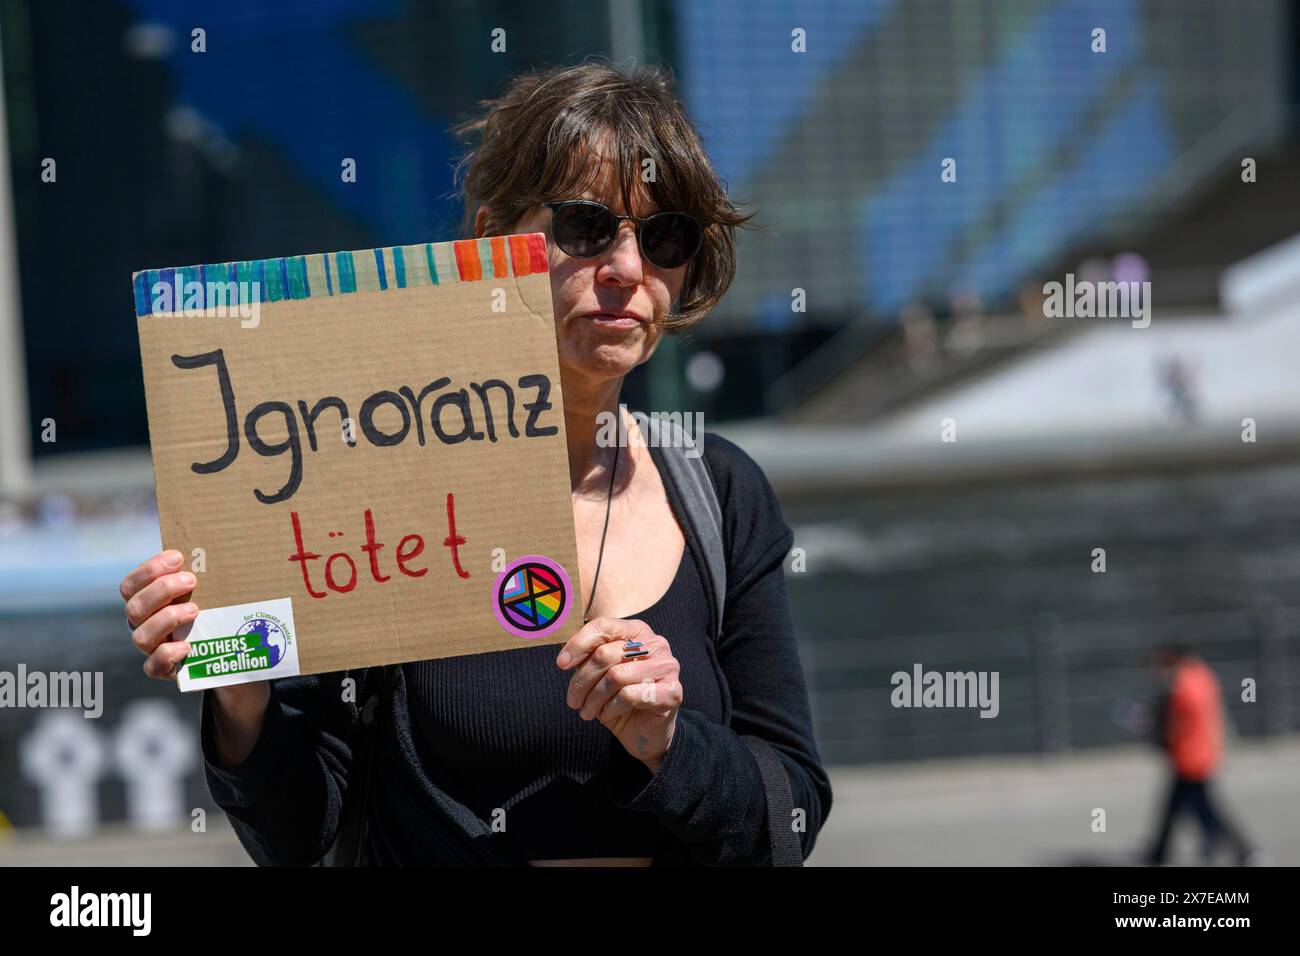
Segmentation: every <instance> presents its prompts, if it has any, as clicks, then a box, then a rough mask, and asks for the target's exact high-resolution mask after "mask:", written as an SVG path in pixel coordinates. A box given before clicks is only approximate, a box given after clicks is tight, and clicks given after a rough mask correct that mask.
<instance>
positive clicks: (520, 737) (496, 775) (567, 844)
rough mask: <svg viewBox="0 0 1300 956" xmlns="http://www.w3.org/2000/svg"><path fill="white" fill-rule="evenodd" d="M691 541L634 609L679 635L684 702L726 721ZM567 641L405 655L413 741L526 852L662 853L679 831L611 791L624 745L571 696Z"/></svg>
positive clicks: (662, 630) (553, 855)
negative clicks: (657, 590)
mask: <svg viewBox="0 0 1300 956" xmlns="http://www.w3.org/2000/svg"><path fill="white" fill-rule="evenodd" d="M704 587H705V585H704V580H703V578H702V576H701V575H700V573H699V569H698V567H697V566H696V563H695V561H694V560H693V559H692V557H691V553H690V548H684V549H683V552H682V560H681V563H680V564H679V566H678V568H677V575H676V577H675V578H674V579H673V582H672V584H671V585H670V586H669V588H668V591H667V592H666V593H665V594H664V596H663V597H662V598H660V599H659V601H657V602H656V603H655V604H653V605H652V606H651V607H649V608H647V609H646V610H645V611H642V612H641V613H639V614H632V615H629V617H630V618H632V619H638V620H642V621H645V623H647V624H649V625H650V627H651V628H653V629H654V631H655V633H656V634H660V635H662V636H663V637H665V638H666V639H667V640H668V643H669V646H670V647H671V648H672V651H673V654H674V656H676V658H677V660H678V662H679V663H680V665H681V672H680V678H679V679H680V680H681V683H682V689H683V694H684V699H683V701H682V706H683V707H689V708H691V709H692V710H697V711H700V712H701V713H703V714H704V715H705V716H707V717H709V718H710V719H712V720H715V721H718V722H721V721H722V693H721V689H720V687H719V683H718V672H717V670H716V668H715V664H714V660H715V658H714V656H713V649H712V647H711V646H710V644H711V641H710V636H709V610H708V599H707V597H706V594H705V590H704ZM560 646H561V645H559V644H545V645H539V646H534V647H526V648H520V649H517V650H511V651H508V652H503V653H492V654H474V655H470V656H467V657H452V658H445V659H441V660H434V661H418V662H415V663H411V664H405V665H403V668H404V671H405V678H406V686H407V689H408V691H407V693H408V699H409V704H410V709H411V723H412V727H413V734H412V736H413V739H414V741H415V746H416V748H417V750H418V751H419V752H420V758H421V760H425V761H433V762H435V763H437V764H438V765H439V766H440V767H445V768H446V769H447V771H448V774H449V778H450V779H451V781H452V785H450V786H447V787H446V788H445V789H446V790H447V792H448V794H449V795H450V796H452V797H453V798H455V799H456V800H458V801H459V802H461V803H463V804H464V805H465V806H467V807H469V808H470V809H471V810H473V811H474V813H475V814H476V815H477V816H478V817H479V818H480V819H482V820H484V821H485V822H488V823H491V822H492V821H493V819H494V815H495V816H499V814H496V813H495V811H497V810H504V811H505V817H504V820H505V836H506V838H507V841H508V842H509V844H510V845H511V846H512V847H514V848H515V849H516V850H517V852H518V853H519V854H520V856H521V858H523V859H529V860H532V859H577V858H582V857H605V856H654V855H655V852H656V848H657V846H658V844H659V842H660V841H661V840H663V839H664V838H666V837H670V834H668V832H667V831H666V830H664V829H663V828H662V827H661V826H660V825H659V824H658V822H657V821H656V820H655V819H654V817H653V816H652V815H651V814H649V813H644V812H638V811H634V810H623V809H621V808H620V807H618V806H617V805H616V804H615V803H614V802H613V801H612V800H611V799H610V798H609V796H608V794H607V792H606V784H605V761H606V757H607V753H608V748H609V747H610V746H611V745H612V746H616V747H617V746H621V745H620V744H618V743H617V742H616V741H615V740H614V737H613V735H612V734H611V733H610V732H609V730H608V729H606V727H605V726H604V725H603V724H601V723H600V721H598V720H590V721H584V720H583V719H582V717H581V716H579V714H578V712H577V711H576V710H571V709H570V708H569V706H568V705H567V704H566V703H565V693H566V691H567V690H568V686H569V680H570V678H571V677H572V672H571V671H562V670H560V669H559V668H558V667H556V666H555V657H556V655H557V654H559V652H560Z"/></svg>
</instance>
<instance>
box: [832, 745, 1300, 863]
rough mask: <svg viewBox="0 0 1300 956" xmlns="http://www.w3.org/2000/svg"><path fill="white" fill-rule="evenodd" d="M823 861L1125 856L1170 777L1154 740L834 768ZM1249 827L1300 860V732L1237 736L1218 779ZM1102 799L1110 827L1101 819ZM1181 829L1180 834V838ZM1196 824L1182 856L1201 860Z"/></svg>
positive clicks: (1277, 853) (1282, 855) (1124, 859)
mask: <svg viewBox="0 0 1300 956" xmlns="http://www.w3.org/2000/svg"><path fill="white" fill-rule="evenodd" d="M831 785H832V788H833V790H834V794H835V803H834V806H833V808H832V810H831V816H830V819H829V820H828V821H827V824H826V826H825V827H824V828H823V830H822V833H821V836H820V838H819V840H818V845H817V850H816V851H815V852H814V853H813V858H812V861H811V862H812V863H814V864H819V865H852V864H864V863H865V864H870V865H890V866H903V865H920V866H932V865H940V866H942V865H959V866H964V865H990V866H1034V865H1038V866H1042V865H1085V866H1086V865H1098V864H1101V865H1123V864H1127V863H1129V862H1131V861H1132V858H1133V853H1134V851H1135V849H1136V848H1137V847H1139V846H1140V845H1141V843H1142V841H1143V840H1144V839H1145V838H1146V837H1147V834H1148V833H1149V832H1150V830H1151V829H1152V827H1154V825H1155V817H1156V813H1157V809H1158V804H1159V802H1160V800H1161V797H1162V793H1163V789H1164V787H1165V782H1164V779H1163V777H1162V768H1161V766H1160V764H1159V763H1158V762H1157V760H1156V759H1155V757H1154V755H1153V753H1152V751H1151V750H1149V749H1145V748H1141V749H1127V748H1126V749H1122V750H1105V751H1093V752H1091V753H1088V754H1082V755H1071V756H1068V757H1058V758H1046V759H1045V758H1025V759H996V760H994V759H989V758H976V759H972V760H970V761H964V762H953V761H944V762H934V763H929V764H924V765H919V764H913V765H909V766H904V767H899V766H891V767H881V766H878V767H872V768H867V769H856V768H855V769H852V770H848V769H841V770H839V771H838V772H833V773H832V781H831ZM1219 786H1220V794H1221V796H1222V797H1223V800H1224V803H1225V805H1226V806H1227V807H1228V808H1229V809H1230V810H1231V811H1232V813H1233V815H1234V817H1235V819H1236V820H1237V821H1238V823H1239V825H1240V826H1241V828H1242V829H1243V830H1244V831H1245V832H1246V833H1247V834H1248V835H1249V836H1250V837H1251V838H1252V839H1253V840H1254V842H1255V844H1256V845H1257V847H1258V848H1259V849H1261V850H1263V851H1265V852H1266V853H1267V854H1268V856H1269V857H1270V858H1271V860H1272V862H1273V863H1275V864H1285V865H1289V866H1295V865H1297V864H1300V813H1298V812H1297V804H1298V803H1300V739H1297V738H1291V739H1288V740H1284V741H1279V742H1276V743H1271V744H1265V745H1255V746H1251V747H1247V746H1245V745H1242V744H1238V745H1237V747H1236V749H1235V750H1234V752H1233V754H1232V756H1231V758H1230V760H1229V762H1228V765H1227V767H1226V768H1225V773H1224V774H1223V776H1222V779H1221V780H1220V782H1219ZM1095 808H1101V809H1104V810H1105V811H1106V832H1105V833H1094V832H1093V831H1092V829H1091V824H1092V814H1093V810H1094V809H1095ZM1179 837H1181V839H1178V838H1179ZM1194 837H1195V831H1194V829H1193V828H1192V826H1191V825H1190V824H1185V825H1184V826H1183V830H1182V832H1181V833H1180V834H1176V843H1175V847H1174V849H1175V852H1176V853H1179V854H1180V855H1179V856H1176V857H1175V862H1179V861H1184V862H1195V855H1196V842H1195V839H1194Z"/></svg>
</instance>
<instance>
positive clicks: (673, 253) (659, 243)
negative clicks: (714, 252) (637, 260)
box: [641, 212, 703, 269]
mask: <svg viewBox="0 0 1300 956" xmlns="http://www.w3.org/2000/svg"><path fill="white" fill-rule="evenodd" d="M702 238H703V233H702V232H701V231H700V225H699V223H697V222H696V221H695V220H694V219H692V218H691V217H690V216H687V215H684V214H682V213H679V212H666V213H660V214H659V215H657V216H651V217H650V219H649V221H647V222H646V224H645V226H644V227H643V229H642V231H641V250H642V251H643V252H644V253H645V257H646V258H647V259H649V260H650V262H651V263H653V264H654V265H656V266H658V267H659V268H660V269H676V268H677V267H678V266H683V265H685V264H686V262H687V260H689V259H690V258H691V256H693V255H695V253H696V252H697V251H698V250H699V248H700V240H701V239H702Z"/></svg>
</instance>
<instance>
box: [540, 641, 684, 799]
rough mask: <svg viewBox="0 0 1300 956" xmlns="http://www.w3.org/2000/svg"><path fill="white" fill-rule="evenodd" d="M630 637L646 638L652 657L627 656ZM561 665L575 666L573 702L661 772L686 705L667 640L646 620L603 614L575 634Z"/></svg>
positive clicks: (643, 644)
mask: <svg viewBox="0 0 1300 956" xmlns="http://www.w3.org/2000/svg"><path fill="white" fill-rule="evenodd" d="M628 640H633V641H640V642H641V648H640V649H641V650H646V651H649V652H650V654H649V656H647V657H640V658H634V659H632V660H630V661H625V660H623V644H624V643H625V642H626V641H628ZM566 654H567V655H568V656H567V658H566V656H565V655H566ZM556 665H557V666H558V667H559V668H560V669H561V670H573V671H574V674H573V677H572V678H571V679H570V680H569V693H568V697H567V699H566V702H567V703H568V705H569V706H570V707H572V708H573V709H574V710H577V711H579V712H580V713H581V715H582V719H583V720H591V719H592V718H598V719H599V720H600V722H601V723H602V724H604V725H605V726H606V727H608V728H609V730H610V732H611V733H613V735H614V736H615V737H617V738H618V741H619V743H621V744H622V745H623V748H624V749H625V750H626V751H627V752H628V753H630V754H631V755H632V756H633V757H636V759H637V760H640V761H641V762H642V763H643V764H645V765H646V766H647V767H648V768H649V769H650V772H651V773H657V772H658V770H659V765H660V764H661V763H663V759H664V754H666V753H667V752H668V745H669V744H670V743H672V740H673V730H674V729H675V728H676V726H677V710H678V708H679V707H681V704H682V685H681V682H680V681H679V680H678V679H677V678H678V674H679V672H680V670H681V668H680V665H679V664H678V663H677V658H676V657H674V656H673V652H672V648H670V647H669V646H668V641H667V639H666V638H663V637H660V636H659V635H658V634H656V633H655V632H654V631H653V630H651V628H650V625H649V624H646V623H645V622H644V621H628V620H623V619H621V618H610V617H598V618H595V619H594V620H592V621H590V622H589V623H587V624H585V625H584V626H583V627H582V629H581V630H579V631H578V633H576V634H574V635H573V637H571V638H569V640H568V642H567V643H566V644H565V645H564V648H563V649H562V650H561V651H560V654H559V656H558V657H557V659H556Z"/></svg>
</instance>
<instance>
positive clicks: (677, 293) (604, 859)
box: [122, 63, 831, 866]
mask: <svg viewBox="0 0 1300 956" xmlns="http://www.w3.org/2000/svg"><path fill="white" fill-rule="evenodd" d="M484 105H485V106H487V107H488V110H487V112H486V115H485V116H483V117H482V119H480V120H478V121H475V122H472V123H469V124H466V125H465V126H463V127H461V131H462V132H466V133H468V132H480V133H481V134H482V141H481V144H480V146H479V147H478V148H477V149H476V150H473V151H472V152H470V153H469V154H468V155H467V156H466V159H465V161H464V163H463V164H462V167H461V172H463V180H464V190H465V199H466V204H465V206H466V215H467V225H468V224H469V223H472V232H473V234H474V235H477V236H487V235H500V234H507V233H526V232H543V233H545V234H546V236H547V244H548V250H549V258H550V276H551V290H552V297H553V302H554V311H555V322H556V341H557V343H558V349H559V364H560V373H561V379H562V385H563V395H564V415H565V426H566V431H567V437H568V452H569V468H570V475H571V479H572V491H573V518H574V525H575V528H576V531H577V543H578V554H579V571H580V578H581V582H582V585H583V588H584V591H583V594H582V601H583V604H582V606H583V607H584V608H585V609H586V614H585V615H584V620H586V621H587V622H588V623H587V624H585V625H584V626H583V627H582V628H581V629H580V630H579V631H578V632H577V633H576V634H575V635H574V636H573V637H572V638H571V639H570V640H569V641H568V642H567V643H565V644H564V646H563V647H562V648H561V649H560V652H559V653H558V655H557V654H556V651H555V648H554V646H549V647H548V646H540V647H531V648H526V649H519V650H511V651H508V652H504V653H494V654H479V655H473V656H468V657H459V658H451V659H444V660H435V661H420V662H415V663H409V664H404V665H402V666H401V667H400V668H394V669H393V670H395V671H396V672H397V674H396V677H395V683H394V685H393V686H392V688H391V693H390V694H389V695H388V696H387V697H386V699H385V700H386V702H385V704H384V712H383V717H384V719H383V720H381V721H380V726H381V729H380V731H378V732H377V735H376V743H375V748H376V751H375V756H374V762H373V766H372V775H371V777H370V780H371V783H370V794H369V799H368V801H367V809H366V820H367V823H368V830H367V835H366V839H365V843H364V846H363V849H362V855H363V861H364V862H370V863H379V864H385V863H386V864H394V863H437V862H494V863H523V862H528V863H531V864H534V865H547V864H561V865H563V864H605V865H642V866H644V865H649V864H651V863H659V864H665V863H674V862H677V863H696V864H766V863H770V862H771V861H772V850H771V848H770V844H769V842H768V841H769V832H768V827H769V825H770V826H773V827H776V826H788V827H793V829H795V831H796V832H797V833H798V834H799V844H800V847H801V849H802V855H803V857H804V858H805V859H806V858H807V855H808V854H809V853H810V852H811V850H812V847H813V844H814V841H815V840H816V837H817V833H818V831H819V830H820V828H821V825H822V823H823V821H824V820H825V818H826V815H827V813H828V811H829V809H830V803H831V790H830V785H829V782H828V780H827V776H826V773H825V771H824V769H823V768H822V767H821V765H820V761H819V757H818V754H817V750H816V746H815V743H814V741H813V734H812V720H811V715H810V711H809V706H808V700H807V694H806V692H805V689H804V680H803V675H802V671H801V669H800V665H799V658H798V653H797V649H796V644H795V638H794V631H793V625H792V622H791V619H790V611H789V605H788V602H787V599H786V592H785V581H784V576H783V575H784V570H783V561H784V558H785V556H786V554H787V553H788V552H789V549H790V544H791V541H792V534H791V532H790V529H789V528H788V526H787V525H786V524H785V522H784V521H783V520H782V518H781V512H780V508H779V506H778V504H777V501H776V498H775V496H774V494H773V492H772V489H771V487H770V485H769V484H768V482H767V480H766V478H765V477H764V476H763V474H762V472H761V471H760V470H759V468H758V466H757V465H756V464H755V463H754V462H753V461H752V460H751V459H750V458H749V457H748V456H747V455H746V454H745V453H744V452H742V451H741V450H740V449H739V448H737V447H736V446H735V445H732V444H731V443H729V442H727V441H725V440H724V439H722V438H719V437H717V436H714V435H711V434H707V435H706V437H705V441H704V449H703V451H704V458H705V461H706V462H707V464H708V467H709V471H710V474H711V476H712V481H713V484H714V486H715V488H716V491H717V496H718V499H719V501H720V502H721V508H722V511H723V517H722V525H723V530H722V533H721V537H722V539H723V540H722V542H721V544H722V546H723V548H724V550H725V563H726V573H725V580H726V593H725V605H724V611H723V620H724V626H723V630H722V634H721V636H720V638H719V640H718V641H717V644H716V646H715V645H714V641H713V639H712V637H711V629H710V616H709V601H710V598H709V596H708V594H706V584H705V576H704V573H703V569H702V568H701V563H702V562H701V561H700V560H698V559H697V557H696V555H698V554H700V553H702V551H701V542H700V541H698V540H692V542H691V544H692V546H691V547H688V546H687V545H688V540H687V532H685V531H684V530H683V525H682V523H681V518H682V515H681V514H680V513H677V512H676V511H675V510H674V505H673V502H672V500H671V499H670V496H669V494H668V492H667V491H666V489H665V484H664V481H663V477H662V476H661V475H660V473H659V470H658V468H657V466H656V463H655V460H654V456H653V455H652V454H651V453H650V450H649V449H648V448H646V447H645V445H644V436H640V437H641V439H642V440H641V441H637V440H636V439H637V437H638V436H637V426H636V422H635V420H633V419H632V418H631V416H628V415H627V414H626V413H625V411H623V410H621V409H620V406H619V395H620V390H621V388H622V384H623V379H624V377H625V376H626V375H627V374H628V372H630V371H631V370H632V369H633V368H635V367H636V366H637V365H640V364H641V363H642V362H645V361H646V360H648V359H649V358H650V356H651V355H652V354H653V353H654V350H655V348H656V347H657V345H658V343H659V340H660V338H661V337H662V336H663V335H664V333H665V332H675V331H680V330H683V329H687V328H690V327H691V326H693V325H695V324H696V323H698V322H699V321H700V320H701V319H702V318H703V317H704V315H705V314H706V313H707V311H708V310H709V309H710V308H711V307H712V306H713V305H714V304H716V302H717V301H718V299H719V298H720V297H721V296H722V294H723V293H724V292H725V291H726V289H727V287H728V285H729V284H730V281H731V277H732V275H733V273H734V268H735V257H734V245H733V231H734V229H735V227H736V226H738V225H741V224H743V223H744V222H745V220H746V219H747V217H746V216H744V215H742V214H741V213H739V212H738V211H737V210H736V208H735V207H734V206H733V205H732V203H731V202H730V200H729V199H728V198H727V196H726V193H725V191H724V189H723V187H722V184H721V182H720V181H719V179H718V177H717V174H716V173H715V172H714V170H713V169H712V167H711V166H710V164H709V162H708V159H707V158H706V156H705V154H704V151H703V148H702V147H701V145H700V142H699V139H698V136H697V134H696V132H695V130H694V128H693V127H692V125H691V123H690V121H689V119H688V118H687V117H686V115H685V112H684V110H683V108H682V105H681V103H680V102H679V101H678V99H677V98H676V96H675V94H674V93H673V91H672V87H671V83H670V80H669V79H668V77H667V76H666V75H665V74H664V73H662V72H661V71H658V70H653V69H643V70H640V71H638V72H637V73H635V74H634V75H632V76H630V77H629V76H626V75H624V74H622V73H620V72H618V71H617V70H615V69H613V68H612V67H610V66H608V65H603V64H594V63H585V64H583V65H581V66H577V67H572V68H567V69H556V70H551V71H549V72H546V73H542V74H531V75H526V76H522V77H520V78H518V79H516V80H515V81H514V82H513V83H512V84H511V86H510V87H509V89H508V91H507V92H506V94H505V95H504V96H503V97H502V98H501V99H499V100H496V101H494V102H489V103H486V104H484ZM611 213H612V214H613V215H614V216H621V217H624V218H621V219H620V218H613V216H611ZM656 213H659V214H664V213H673V214H685V215H684V216H683V215H660V216H658V217H657V218H655V219H648V217H650V216H652V215H653V214H656ZM632 217H637V218H636V219H633V218H632ZM647 220H648V221H647ZM466 231H467V232H469V231H471V230H470V229H466ZM608 414H617V415H622V417H623V419H624V421H625V423H626V425H627V428H628V430H629V432H630V434H631V440H629V441H628V442H627V443H626V444H625V445H624V446H623V447H612V448H611V447H603V446H602V444H601V443H598V441H597V437H598V435H597V432H598V429H599V426H600V423H601V421H602V420H606V416H607V415H608ZM606 434H608V430H606ZM687 524H688V525H689V524H690V523H689V522H688V523H687ZM691 527H693V525H691ZM691 534H692V535H694V531H692V532H691ZM717 543H718V542H714V544H715V545H716V544H717ZM180 566H181V555H180V554H179V553H178V552H174V551H173V552H165V553H163V554H160V555H156V556H155V557H153V558H151V559H150V560H149V561H146V562H145V563H144V564H142V565H141V566H140V567H139V568H137V569H136V570H135V571H133V572H132V573H131V574H130V575H128V576H127V577H126V579H125V580H124V581H123V582H122V596H123V598H124V599H125V601H126V612H127V618H128V621H129V622H130V624H131V627H132V629H133V631H132V640H133V642H134V643H135V645H136V646H137V647H138V648H139V650H141V651H142V652H143V653H144V654H146V655H147V659H146V661H145V664H144V669H145V673H147V674H148V675H150V676H152V677H156V678H159V679H171V678H173V677H174V675H175V673H176V671H177V669H178V667H179V665H180V663H181V661H182V660H183V659H184V658H185V656H186V654H187V653H188V652H189V646H188V644H187V643H185V642H184V641H174V640H171V639H170V638H171V636H172V633H173V632H174V631H175V629H176V628H177V627H178V626H180V625H182V624H185V623H188V622H189V621H192V620H193V619H194V617H195V615H196V614H197V613H198V608H197V607H195V606H194V604H193V603H192V602H191V601H189V600H188V596H189V592H190V591H191V589H192V588H193V587H194V583H195V579H194V577H193V575H191V574H189V573H188V572H186V571H183V570H181V567H180ZM629 641H631V643H630V644H629V643H628V642H629ZM625 655H626V656H625ZM343 679H344V677H343V675H341V674H325V675H315V676H311V677H297V678H289V679H282V680H278V681H268V682H263V683H256V684H246V685H241V686H235V687H222V688H217V689H214V690H209V691H205V692H204V695H203V697H204V700H203V717H202V722H201V739H202V743H203V752H204V757H205V761H206V772H207V778H208V784H209V788H210V789H211V791H212V794H213V798H214V799H215V800H216V802H217V804H218V805H219V806H221V807H222V808H223V809H224V810H225V811H226V812H227V814H228V815H229V817H230V819H231V821H232V824H233V825H234V827H235V829H236V832H237V833H238V835H239V837H240V839H241V841H242V842H243V843H244V845H245V847H246V848H248V850H249V852H250V854H251V855H252V856H253V858H254V860H256V861H257V862H258V863H263V864H269V863H308V864H309V863H314V862H316V861H318V860H320V859H321V857H322V856H323V855H324V854H325V853H326V852H327V851H328V849H329V848H330V846H331V844H332V843H333V842H334V839H335V837H336V835H337V831H338V827H339V817H340V812H341V807H342V797H343V795H344V793H345V792H346V791H347V788H348V786H349V771H350V769H351V767H352V765H353V760H352V756H353V753H352V742H353V741H354V740H355V739H356V738H355V736H354V734H355V729H356V727H357V725H358V710H357V706H356V704H355V701H354V700H353V699H352V696H353V695H349V694H347V693H345V684H344V683H343ZM741 735H751V736H756V737H760V738H762V739H763V740H765V741H766V742H767V743H769V744H770V745H771V747H772V748H773V750H774V751H775V753H776V754H777V755H779V759H780V766H781V768H782V769H784V771H785V776H787V777H788V780H789V786H790V791H791V796H792V797H793V806H794V813H793V814H792V819H791V821H785V820H770V821H769V819H768V816H769V815H768V813H767V800H766V796H765V792H764V784H763V778H762V776H761V769H762V768H761V767H760V766H759V764H758V763H757V762H756V759H755V754H754V753H753V752H751V749H750V748H749V747H747V746H746V745H745V743H743V742H742V740H741Z"/></svg>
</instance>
